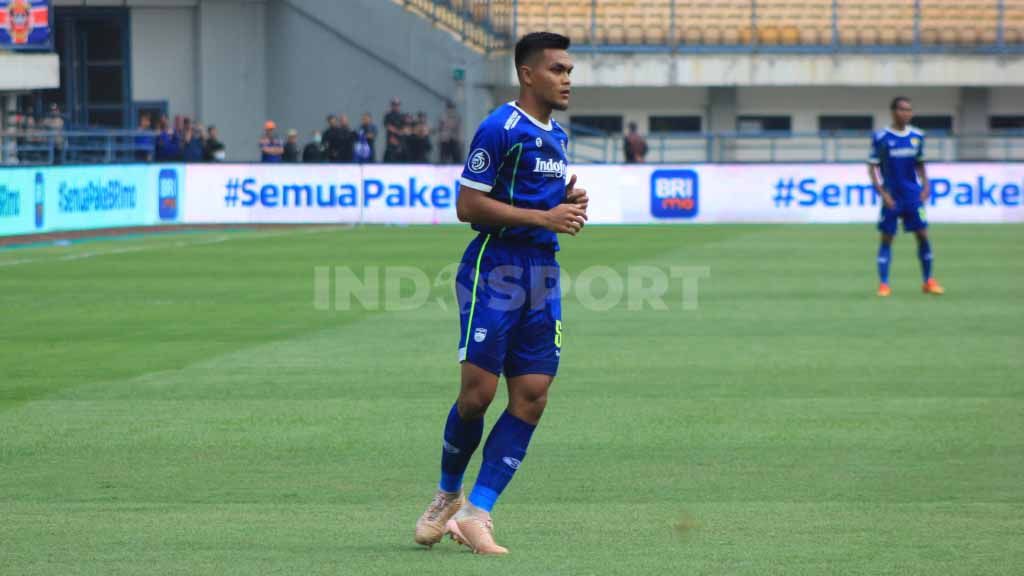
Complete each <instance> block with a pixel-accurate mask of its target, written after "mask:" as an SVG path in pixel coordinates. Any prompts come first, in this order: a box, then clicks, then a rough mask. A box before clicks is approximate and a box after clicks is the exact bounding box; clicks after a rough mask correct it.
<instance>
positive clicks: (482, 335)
mask: <svg viewBox="0 0 1024 576" xmlns="http://www.w3.org/2000/svg"><path fill="white" fill-rule="evenodd" d="M486 339H487V328H477V329H476V330H475V331H474V332H473V342H483V341H484V340H486Z"/></svg>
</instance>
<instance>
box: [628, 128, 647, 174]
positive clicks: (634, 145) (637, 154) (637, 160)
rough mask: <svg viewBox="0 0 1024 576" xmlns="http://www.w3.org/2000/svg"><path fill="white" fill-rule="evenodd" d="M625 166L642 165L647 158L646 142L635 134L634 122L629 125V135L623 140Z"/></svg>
mask: <svg viewBox="0 0 1024 576" xmlns="http://www.w3.org/2000/svg"><path fill="white" fill-rule="evenodd" d="M623 148H624V150H625V153H626V164H643V162H644V157H645V156H647V140H645V139H644V137H643V136H641V135H640V133H639V132H637V129H636V122H630V123H629V134H626V138H625V139H624V140H623Z"/></svg>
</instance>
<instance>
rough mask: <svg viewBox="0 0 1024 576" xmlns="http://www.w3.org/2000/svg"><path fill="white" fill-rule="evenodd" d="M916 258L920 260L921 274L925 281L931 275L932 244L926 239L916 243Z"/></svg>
mask: <svg viewBox="0 0 1024 576" xmlns="http://www.w3.org/2000/svg"><path fill="white" fill-rule="evenodd" d="M917 258H918V260H920V261H921V275H922V276H924V281H925V282H927V281H928V279H929V278H931V277H932V245H931V244H930V243H929V242H928V241H927V240H922V241H921V242H919V243H918V244H917Z"/></svg>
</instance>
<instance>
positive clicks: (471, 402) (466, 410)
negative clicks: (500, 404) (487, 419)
mask: <svg viewBox="0 0 1024 576" xmlns="http://www.w3.org/2000/svg"><path fill="white" fill-rule="evenodd" d="M467 384H468V385H467ZM495 393H496V387H494V386H488V385H487V383H486V382H468V383H464V384H463V386H462V390H461V391H460V392H459V400H458V404H459V414H460V415H461V416H462V417H463V418H478V417H480V416H483V415H484V413H485V412H487V408H488V407H489V406H490V405H491V402H493V401H494V395H495Z"/></svg>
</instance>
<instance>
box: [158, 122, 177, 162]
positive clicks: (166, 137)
mask: <svg viewBox="0 0 1024 576" xmlns="http://www.w3.org/2000/svg"><path fill="white" fill-rule="evenodd" d="M158 128H159V130H158V134H157V137H156V161H157V162H178V161H180V160H181V140H180V139H179V138H178V134H177V133H176V132H175V131H174V130H172V129H171V123H170V119H169V118H167V115H166V114H164V115H163V116H162V117H161V118H160V126H159V127H158Z"/></svg>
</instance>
